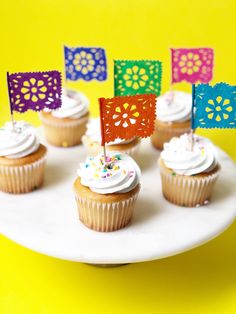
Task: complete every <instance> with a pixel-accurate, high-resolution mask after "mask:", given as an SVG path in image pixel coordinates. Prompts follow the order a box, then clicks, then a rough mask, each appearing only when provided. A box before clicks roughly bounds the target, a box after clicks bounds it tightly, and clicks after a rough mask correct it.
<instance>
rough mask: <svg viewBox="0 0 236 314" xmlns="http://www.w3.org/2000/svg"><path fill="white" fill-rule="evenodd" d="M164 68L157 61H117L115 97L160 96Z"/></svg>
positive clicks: (115, 68)
mask: <svg viewBox="0 0 236 314" xmlns="http://www.w3.org/2000/svg"><path fill="white" fill-rule="evenodd" d="M161 75H162V67H161V62H160V61H155V60H133V61H132V60H127V61H126V60H125V61H122V60H116V61H115V63H114V77H115V95H116V96H125V95H141V94H148V93H154V94H156V95H160V91H161Z"/></svg>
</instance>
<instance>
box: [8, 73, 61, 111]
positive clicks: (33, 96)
mask: <svg viewBox="0 0 236 314" xmlns="http://www.w3.org/2000/svg"><path fill="white" fill-rule="evenodd" d="M8 88H9V92H10V102H11V110H12V111H13V110H14V111H18V112H25V111H27V110H28V109H31V110H34V111H40V110H43V109H44V108H48V109H51V110H52V109H57V108H59V107H60V106H61V73H60V72H58V71H48V72H29V73H28V72H26V73H14V74H8Z"/></svg>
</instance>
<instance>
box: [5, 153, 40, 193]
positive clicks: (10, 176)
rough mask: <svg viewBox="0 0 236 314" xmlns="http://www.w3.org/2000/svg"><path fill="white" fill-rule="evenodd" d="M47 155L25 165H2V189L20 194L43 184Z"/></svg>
mask: <svg viewBox="0 0 236 314" xmlns="http://www.w3.org/2000/svg"><path fill="white" fill-rule="evenodd" d="M45 163H46V156H43V157H42V158H41V159H39V160H37V161H35V162H33V163H30V164H26V165H23V166H0V190H1V191H3V192H7V193H13V194H20V193H27V192H31V191H33V190H35V189H37V188H38V187H39V186H41V185H42V184H43V180H44V168H45Z"/></svg>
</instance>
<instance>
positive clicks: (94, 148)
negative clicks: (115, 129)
mask: <svg viewBox="0 0 236 314" xmlns="http://www.w3.org/2000/svg"><path fill="white" fill-rule="evenodd" d="M82 143H83V144H84V146H85V147H86V149H87V151H88V156H91V157H95V156H97V155H98V154H100V153H102V152H103V147H102V146H101V145H99V143H97V142H94V143H92V142H91V140H88V139H87V137H86V136H83V137H82ZM140 144H141V140H140V141H138V142H137V144H135V145H133V146H132V147H129V148H127V149H122V150H119V149H116V145H112V146H111V147H110V146H109V145H106V150H107V151H109V150H112V151H117V152H120V153H124V154H128V155H129V156H130V157H132V158H134V159H135V158H136V157H137V155H138V152H139V149H140ZM119 146H121V145H117V147H119ZM124 147H125V144H124Z"/></svg>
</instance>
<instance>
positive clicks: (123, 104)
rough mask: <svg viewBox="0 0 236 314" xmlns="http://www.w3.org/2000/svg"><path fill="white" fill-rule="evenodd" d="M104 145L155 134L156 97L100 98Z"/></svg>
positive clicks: (150, 95) (151, 95)
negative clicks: (117, 140) (118, 139)
mask: <svg viewBox="0 0 236 314" xmlns="http://www.w3.org/2000/svg"><path fill="white" fill-rule="evenodd" d="M99 104H100V119H101V133H102V143H101V145H102V146H104V144H105V143H109V142H112V141H114V140H115V139H116V138H121V139H125V140H128V139H132V138H133V137H136V136H137V137H148V136H150V135H151V134H152V133H153V132H154V123H155V117H156V114H155V110H156V95H154V94H149V95H137V96H120V97H119V96H118V97H113V98H99Z"/></svg>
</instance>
